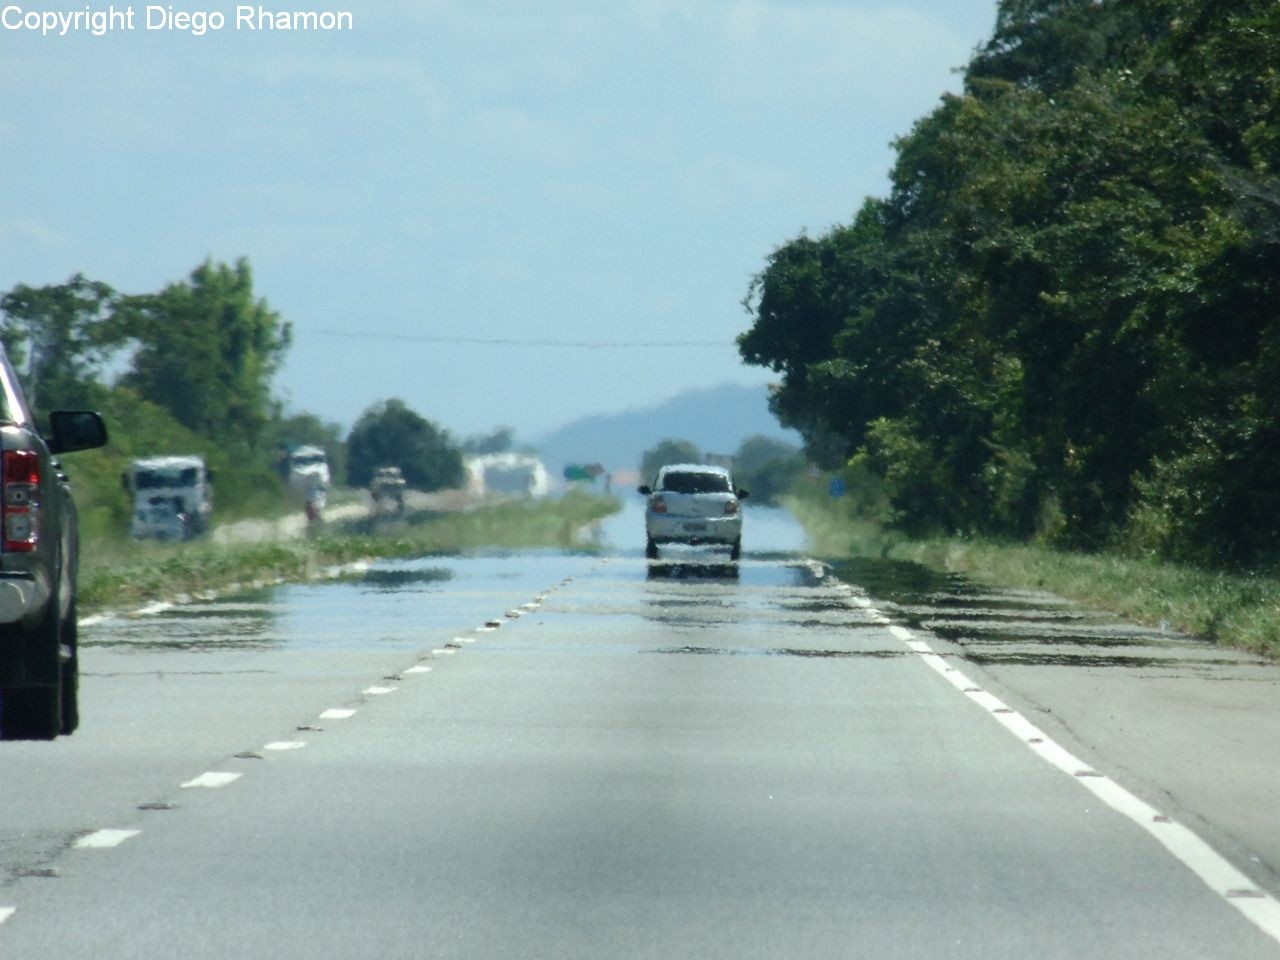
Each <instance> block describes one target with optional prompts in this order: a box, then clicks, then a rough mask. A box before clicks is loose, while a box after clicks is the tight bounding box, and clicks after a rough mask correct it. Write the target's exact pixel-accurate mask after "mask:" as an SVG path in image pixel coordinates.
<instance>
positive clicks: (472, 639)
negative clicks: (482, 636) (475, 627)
mask: <svg viewBox="0 0 1280 960" xmlns="http://www.w3.org/2000/svg"><path fill="white" fill-rule="evenodd" d="M453 642H454V643H475V642H476V638H475V637H454V638H453Z"/></svg>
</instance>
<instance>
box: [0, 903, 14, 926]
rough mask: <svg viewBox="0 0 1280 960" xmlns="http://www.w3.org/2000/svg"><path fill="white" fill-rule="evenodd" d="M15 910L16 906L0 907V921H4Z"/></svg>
mask: <svg viewBox="0 0 1280 960" xmlns="http://www.w3.org/2000/svg"><path fill="white" fill-rule="evenodd" d="M17 912H18V908H17V907H0V923H4V922H5V921H6V920H8V919H9V918H10V917H12V916H13V915H14V914H15V913H17Z"/></svg>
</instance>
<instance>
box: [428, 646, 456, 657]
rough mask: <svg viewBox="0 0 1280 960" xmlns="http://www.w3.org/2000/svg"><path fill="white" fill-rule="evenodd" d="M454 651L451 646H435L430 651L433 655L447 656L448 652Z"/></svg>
mask: <svg viewBox="0 0 1280 960" xmlns="http://www.w3.org/2000/svg"><path fill="white" fill-rule="evenodd" d="M454 652H455V650H454V648H453V647H436V648H435V649H434V650H432V651H431V655H432V656H433V657H447V656H448V655H449V654H451V653H454Z"/></svg>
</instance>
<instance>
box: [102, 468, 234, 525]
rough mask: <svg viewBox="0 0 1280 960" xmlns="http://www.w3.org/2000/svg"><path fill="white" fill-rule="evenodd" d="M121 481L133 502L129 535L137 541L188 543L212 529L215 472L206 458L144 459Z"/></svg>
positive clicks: (127, 471)
mask: <svg viewBox="0 0 1280 960" xmlns="http://www.w3.org/2000/svg"><path fill="white" fill-rule="evenodd" d="M121 481H122V482H123V485H124V488H125V490H126V491H127V492H128V493H129V494H130V496H132V498H133V516H132V519H131V520H130V522H129V532H130V533H131V534H132V535H133V536H134V537H135V538H136V539H139V540H142V539H153V540H186V539H189V538H190V537H197V536H199V535H200V534H202V533H204V532H206V531H207V530H208V529H209V521H210V518H211V516H212V514H213V472H212V471H211V470H210V469H209V468H208V467H207V466H205V462H204V457H201V456H199V455H197V454H191V455H188V456H170V457H142V458H140V459H138V460H134V461H132V462H131V463H130V464H129V468H128V469H127V470H126V471H125V472H124V475H123V477H121Z"/></svg>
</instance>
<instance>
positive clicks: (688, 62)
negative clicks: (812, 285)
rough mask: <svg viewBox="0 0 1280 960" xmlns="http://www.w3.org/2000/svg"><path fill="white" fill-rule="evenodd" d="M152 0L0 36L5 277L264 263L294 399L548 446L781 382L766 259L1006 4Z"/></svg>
mask: <svg viewBox="0 0 1280 960" xmlns="http://www.w3.org/2000/svg"><path fill="white" fill-rule="evenodd" d="M126 5H127V4H124V3H119V2H117V3H116V7H117V8H118V9H119V8H121V7H124V6H126ZM105 6H106V5H105V4H103V3H99V2H97V0H94V2H93V3H92V4H91V7H92V8H93V9H99V8H102V7H105ZM145 6H146V5H145V4H134V7H135V9H136V10H137V12H138V15H137V21H136V22H137V23H138V27H137V28H135V29H134V30H133V31H115V32H113V33H110V34H108V35H105V36H102V37H94V36H91V35H89V34H86V33H83V32H81V33H79V34H73V35H68V36H64V37H58V36H40V35H38V34H33V33H31V32H29V31H14V30H0V90H2V91H3V93H0V142H3V143H4V145H5V151H4V152H5V157H4V160H3V161H2V163H3V167H2V169H3V170H4V173H5V176H4V177H3V181H2V182H3V187H0V197H2V198H3V204H2V205H0V290H8V289H10V288H11V287H12V286H13V285H14V284H16V283H20V282H21V283H30V284H45V283H58V282H61V281H63V280H65V279H67V278H68V277H69V276H71V275H72V274H73V273H75V272H77V271H80V272H84V273H86V274H87V275H89V276H90V277H92V278H94V279H100V280H104V281H106V282H107V283H110V284H112V285H113V286H115V287H117V288H118V289H120V290H123V291H126V292H130V293H141V292H148V291H153V290H158V289H160V288H161V287H162V286H163V285H165V284H166V283H168V282H170V281H173V280H178V279H181V278H183V277H185V276H186V275H187V274H188V273H189V272H190V271H191V270H192V269H193V268H194V267H195V266H196V265H197V264H199V263H200V262H201V261H202V260H204V259H205V258H206V257H212V258H214V259H216V260H226V261H231V260H234V259H236V258H238V257H241V256H246V257H248V258H249V260H250V262H251V263H252V265H253V268H254V272H255V283H256V288H257V291H258V293H259V295H261V296H263V297H265V298H266V299H267V300H268V301H269V302H270V304H271V305H272V306H273V307H274V308H275V309H276V310H278V311H279V312H280V313H281V314H282V315H283V316H284V317H285V318H286V319H287V320H289V321H291V322H292V323H293V326H294V331H295V343H294V345H293V347H292V348H291V350H290V353H289V357H288V361H287V365H286V368H285V369H284V371H283V372H282V373H281V375H280V376H279V377H278V379H277V387H278V392H279V393H280V394H281V395H282V396H284V397H285V398H286V400H287V402H288V407H289V409H290V410H292V411H299V410H306V411H311V412H314V413H317V414H319V415H320V416H322V417H323V418H325V419H326V420H331V421H336V422H339V423H341V424H343V425H344V426H349V425H350V424H351V422H352V421H353V420H354V419H355V417H356V416H358V415H359V413H360V412H361V411H362V410H363V409H365V408H366V407H368V406H369V405H370V404H372V403H374V402H376V401H378V400H381V399H385V398H387V397H391V396H398V397H401V398H402V399H404V400H405V401H406V402H407V403H408V404H409V405H410V406H411V407H413V408H414V409H415V410H417V411H419V412H420V413H422V414H423V415H424V416H427V417H429V418H431V419H433V420H435V421H437V422H439V423H440V424H442V425H443V426H445V427H447V428H449V429H450V430H451V431H453V432H454V433H455V434H460V435H466V434H470V433H477V432H483V431H487V430H488V429H490V428H492V427H494V426H496V425H499V424H509V425H512V426H514V427H516V429H517V432H518V434H519V435H520V436H521V437H522V438H525V439H530V438H533V437H536V435H537V434H539V433H542V432H545V431H548V430H550V429H553V428H555V427H557V426H559V425H560V424H562V423H565V422H567V421H570V420H573V419H576V418H578V417H580V416H585V415H589V414H596V413H608V412H613V411H620V410H624V409H628V408H632V407H636V406H647V405H650V404H653V403H656V402H659V401H661V400H663V399H665V398H667V397H669V396H671V395H673V394H675V393H678V392H680V391H681V390H684V389H687V388H689V387H693V386H704V385H714V384H718V383H722V382H735V383H764V382H767V381H768V379H769V375H768V373H767V372H766V371H762V370H759V369H756V368H748V367H744V366H743V365H742V364H741V363H740V361H739V360H738V357H737V353H736V350H735V349H734V346H733V340H734V337H735V336H736V335H737V334H738V333H740V332H741V331H742V330H744V329H745V328H746V327H747V326H748V325H749V322H750V318H749V317H748V316H747V314H746V313H745V312H744V310H743V308H742V307H741V304H740V301H741V300H742V297H743V295H744V294H745V292H746V290H747V285H748V283H749V282H750V279H751V277H752V276H753V275H754V274H755V273H757V272H758V271H759V270H760V269H761V267H762V266H763V264H764V260H765V257H766V256H767V255H768V254H769V252H770V251H771V250H772V249H773V248H775V247H777V246H778V245H780V244H782V243H784V242H786V241H787V240H788V239H790V238H792V237H794V236H795V235H797V234H798V233H799V232H800V231H801V230H803V229H807V230H808V231H809V232H810V233H820V232H822V231H823V230H825V229H826V228H828V227H830V226H831V225H833V224H835V223H840V222H845V221H847V220H848V219H849V218H850V217H851V216H852V214H853V212H854V211H855V210H856V209H857V208H858V206H859V205H860V203H861V200H862V198H863V197H864V196H867V195H868V194H875V195H880V194H883V193H884V192H885V190H886V182H887V181H886V173H887V171H888V168H889V165H890V162H891V160H892V152H891V149H890V141H891V140H892V138H893V137H894V136H897V135H899V134H902V133H905V132H907V131H908V130H909V129H910V127H911V125H912V123H913V122H914V121H915V120H916V119H918V118H919V117H920V116H922V115H923V114H925V113H927V112H928V111H929V110H930V109H932V108H933V106H934V105H935V104H936V102H937V100H938V97H939V96H940V95H941V94H942V93H943V92H944V91H946V90H955V89H957V88H958V84H959V81H958V77H957V76H956V74H955V68H956V67H959V66H961V65H963V64H964V62H965V61H966V60H967V59H968V56H969V53H970V52H971V51H972V49H973V47H974V46H975V44H977V43H978V42H980V41H981V40H982V39H984V38H985V37H986V36H987V35H988V34H989V32H990V30H991V27H992V25H993V23H994V19H995V10H996V0H918V2H900V3H874V2H869V0H867V2H858V0H845V2H827V3H820V2H807V0H793V2H783V0H776V2H765V0H688V2H684V3H675V2H669V0H619V2H612V0H541V2H537V3H525V2H514V0H472V2H457V3H455V2H449V0H414V2H407V0H406V2H402V0H381V2H377V3H361V2H356V0H352V2H350V3H347V4H342V3H335V4H334V5H333V6H329V7H325V6H323V5H321V4H315V3H312V2H311V0H294V2H293V3H291V4H290V5H289V6H288V7H287V9H307V10H321V9H331V10H349V11H351V12H352V14H353V19H354V29H352V30H351V31H349V32H342V33H325V34H320V33H284V32H276V33H263V32H256V33H250V32H246V31H237V30H235V29H234V28H233V27H232V25H231V21H232V14H233V12H234V9H235V5H234V4H233V3H225V4H222V3H219V2H216V0H206V2H204V3H201V4H190V3H184V2H173V3H171V4H165V6H172V8H173V9H175V10H197V9H203V10H210V11H220V12H223V13H225V14H226V15H227V17H228V26H227V28H225V29H224V30H222V31H220V32H216V33H215V32H209V33H206V34H205V35H204V36H200V37H197V36H192V35H190V34H189V33H183V32H179V31H163V30H156V31H147V30H143V29H142V28H141V22H142V16H143V11H144V10H145ZM84 8H85V3H84V2H83V0H82V2H80V3H75V2H72V3H66V4H61V5H59V4H58V3H57V2H52V3H46V4H44V5H42V6H37V5H36V4H32V3H28V4H26V5H25V6H23V9H24V10H36V9H40V10H50V9H51V10H64V11H75V10H83V9H84ZM451 338H452V339H453V340H456V341H477V340H481V341H483V340H488V341H494V340H500V341H539V340H540V341H548V340H552V341H558V342H559V341H568V342H583V343H592V344H599V343H619V342H624V343H625V342H646V343H655V342H656V343H679V342H685V341H697V342H699V343H701V342H710V343H711V345H709V346H691V347H677V346H665V347H644V348H639V347H633V348H625V349H623V348H619V349H587V348H582V347H568V346H533V345H525V346H518V345H504V344H492V343H490V344H485V343H475V342H444V341H446V340H449V339H451Z"/></svg>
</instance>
